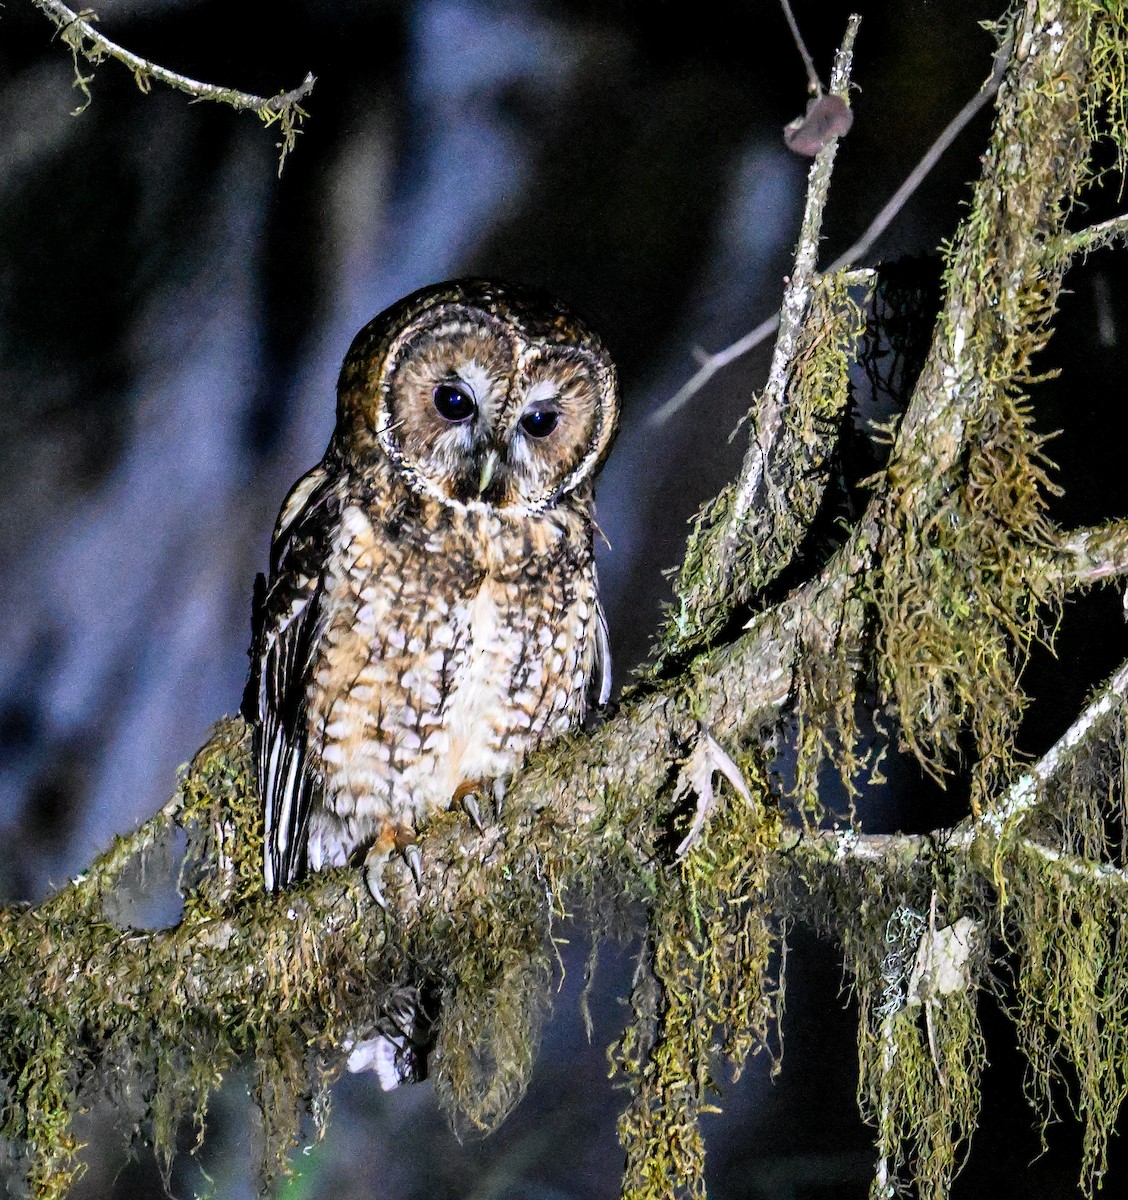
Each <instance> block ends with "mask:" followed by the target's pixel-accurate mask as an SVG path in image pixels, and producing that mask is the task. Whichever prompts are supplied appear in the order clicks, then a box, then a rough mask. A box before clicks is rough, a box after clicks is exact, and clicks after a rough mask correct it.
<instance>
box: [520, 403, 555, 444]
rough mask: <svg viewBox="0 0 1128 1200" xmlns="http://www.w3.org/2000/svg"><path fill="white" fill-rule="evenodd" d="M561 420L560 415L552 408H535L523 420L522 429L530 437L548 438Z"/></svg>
mask: <svg viewBox="0 0 1128 1200" xmlns="http://www.w3.org/2000/svg"><path fill="white" fill-rule="evenodd" d="M559 420H560V414H559V413H558V412H555V411H554V410H553V409H551V408H534V409H533V410H532V411H531V412H527V413H526V414H525V415H524V416H523V417H522V418H521V428H522V429H523V430H524V431H525V432H526V433H527V434H528V435H529V437H535V438H542V437H548V435H549V434H550V433H551V432H552V431H553V430H554V429H555V428H556V423H557V421H559Z"/></svg>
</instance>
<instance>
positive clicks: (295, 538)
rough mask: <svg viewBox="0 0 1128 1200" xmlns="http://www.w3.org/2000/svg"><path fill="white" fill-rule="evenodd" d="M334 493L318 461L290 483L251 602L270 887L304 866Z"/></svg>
mask: <svg viewBox="0 0 1128 1200" xmlns="http://www.w3.org/2000/svg"><path fill="white" fill-rule="evenodd" d="M333 500H334V496H333V493H332V491H331V490H330V489H329V487H328V486H327V473H326V472H324V471H322V470H321V469H320V468H319V469H317V470H315V471H312V472H310V474H309V475H307V476H306V477H305V478H304V479H303V480H302V481H301V482H300V483H299V484H298V486H297V487H295V489H294V491H293V492H292V493H291V495H290V498H289V499H288V500H287V502H286V504H285V506H284V507H283V509H282V515H281V516H280V517H279V520H278V527H277V529H276V530H275V534H274V541H273V544H272V546H271V576H270V583H269V586H267V587H265V588H264V589H262V594H261V599H260V601H259V603H257V604H256V606H255V607H256V613H255V631H254V640H253V643H252V646H251V657H252V668H251V672H252V673H251V686H250V687H249V688H248V696H247V698H246V701H245V708H247V709H250V710H251V711H249V712H248V713H247V716H248V718H249V719H251V720H253V721H254V755H255V767H256V771H257V776H258V786H259V794H260V797H261V799H262V805H263V836H264V843H265V844H264V852H263V873H264V877H265V880H266V887H267V890H268V891H275V890H276V889H278V888H281V887H285V886H287V885H288V884H290V883H292V882H293V881H294V880H295V879H298V878H300V877H301V875H302V874H303V873H304V872H305V869H306V840H307V834H308V829H309V817H310V811H311V808H312V806H313V803H314V800H315V798H316V796H317V793H318V790H319V781H318V779H317V776H316V773H315V772H314V770H313V767H312V764H311V762H310V758H309V753H308V739H309V721H308V713H307V707H306V690H307V687H308V684H309V679H310V675H311V673H312V671H313V667H314V661H315V659H316V656H317V651H318V647H319V644H320V642H321V639H322V637H323V635H324V631H325V606H324V603H323V600H324V575H323V569H322V568H323V565H324V563H325V561H326V558H327V548H328V545H329V541H330V539H331V537H332V535H333V531H334V530H335V528H336V524H337V522H336V506H335V504H334V503H333Z"/></svg>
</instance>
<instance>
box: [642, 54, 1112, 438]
mask: <svg viewBox="0 0 1128 1200" xmlns="http://www.w3.org/2000/svg"><path fill="white" fill-rule="evenodd" d="M1009 58H1010V46H1009V44H1005V45H1003V46H1002V47H1001V49H1000V50H999V53H998V54H997V55H996V56H995V62H994V67H993V69H992V71H991V75H990V76H989V77H988V79H987V80H986V81H985V82H984V84H983V86H982V88H980V90H979V91H978V92H976V94H975V95H974V96H972V98H971V99H970V100H969V101H968V102H967V103H966V104H965V105H964V106H963V108H961V109H960V111H959V112H958V113H956V115H955V116H954V117H953V118H952V119H951V120H950V121H949V122H948V124H947V125H945V126H944V128H943V130H941V132H940V134H939V136H938V137H937V138H936V140H935V141H934V142H933V143H932V145H931V146H929V147H928V149H927V150H926V151H925V152H924V155H923V156H922V157H921V159H920V161H919V162H918V163H917V165H916V166H915V167H913V169H912V170H911V171H910V172H909V174H908V175H907V176H906V177H905V180H904V182H903V183H902V184H901V186H900V187H899V188H898V189H897V190H896V191H895V192H894V193H893V195H892V196H891V197H890V198H889V200H888V201H887V202H886V204H885V206H884V207H883V208H882V209H881V211H880V212H879V213H878V214H877V216H876V217H874V219H873V220H872V221H871V222H870V223H869V225H868V226H867V227H866V230H865V232H864V233H863V234H862V235H861V237H859V238H858V240H857V241H856V242H855V243H854V244H853V245H852V246H850V247H849V249H847V250H844V251H843V252H842V253H841V254H840V255H839V256H838V257H837V258H836V259H835V260H834V261H833V262H832V263H831V264H830V265H829V266H827V267H826V268H824V270H823V272H822V274H824V275H833V274H834V273H835V272H836V271H841V270H842V269H844V268H845V267H849V266H852V265H853V264H854V263H856V262H857V261H858V259H859V258H862V257H863V256H864V255H866V254H868V253H869V251H870V249H871V248H872V247H873V244H874V242H876V241H877V239H878V238H879V237H881V235H882V234H883V233H884V232H885V230H886V229H888V227H889V225H890V224H891V223H892V221H893V219H894V217H896V216H897V214H898V213H899V212H900V211H901V209H902V208H904V206H905V204H906V203H907V202H908V200H909V198H910V197H911V196H912V194H913V193H914V192H915V191H916V190H917V188H918V187H920V185H921V184H922V183H923V182H924V181H925V179H927V178H928V176H929V174H930V173H931V172H932V169H933V168H934V167H935V166H936V164H937V163H938V162H939V161H940V159H941V158H942V157H943V155H944V152H945V151H946V150H947V149H948V147H949V146H950V145H951V144H952V143H953V142H954V141H955V140H956V138H957V137H958V136H959V135H960V133H962V132H963V130H964V128H965V127H966V126H967V125H968V124H969V123H970V122H971V121H972V120H973V118H974V117H975V116H976V114H977V113H979V111H980V110H981V109H982V108H983V106H984V105H985V104H987V102H988V101H989V100H991V98H992V97H993V96H994V95H995V93H996V92H997V91H998V90H999V85H1000V84H1001V83H1002V79H1003V73H1004V71H1005V70H1006V65H1007V62H1008V60H1009ZM1105 224H1111V222H1105ZM1117 232H1120V233H1121V234H1123V229H1120V230H1114V231H1112V232H1111V233H1110V234H1109V235H1108V237H1109V240H1111V238H1112V237H1113V236H1115V234H1116V233H1117ZM1073 236H1075V237H1081V236H1082V235H1080V234H1078V235H1073ZM800 244H801V245H802V237H800ZM1080 248H1082V247H1081V246H1080V245H1079V246H1078V249H1080ZM783 315H784V313H783V312H782V311H781V312H778V313H773V314H772V316H770V317H767V318H765V319H764V320H763V321H761V322H760V324H759V325H757V326H756V328H755V329H752V330H749V332H748V333H746V334H744V335H743V337H740V338H737V340H736V341H735V342H733V343H731V344H730V345H728V346H726V347H725V348H724V349H723V350H718V351H717V352H716V353H715V354H706V355H704V356H703V357H700V358H699V361H700V366H699V367H698V369H697V370H696V371H695V372H694V373H693V375H691V376H690V377H689V379H687V380H686V382H685V383H684V384H683V385H682V386H681V387H680V388H679V389H678V390H677V391H676V392H675V393H674V394H673V395H672V396H671V397H670V398H669V400H667V401H666V402H665V403H664V404H662V405H661V407H659V408H657V409H656V410H655V411H654V413H653V414H652V415H651V416H650V421H651V423H652V424H655V425H660V424H663V423H664V422H666V421H668V420H669V419H670V418H671V417H672V416H673V415H674V414H675V413H676V412H679V411H680V410H681V409H682V408H684V407H685V405H686V404H687V403H688V402H689V401H690V400H691V399H692V398H693V397H694V396H695V395H697V393H698V392H699V391H701V389H702V388H703V387H704V386H705V385H706V384H707V383H708V382H709V380H710V379H712V378H713V376H714V375H716V374H717V372H718V371H720V370H722V369H723V368H725V367H727V366H728V365H729V363H732V362H735V361H736V360H737V359H738V358H742V357H743V356H744V355H745V354H748V353H750V352H751V351H752V350H754V349H755V348H756V347H757V346H759V345H760V343H761V342H765V341H767V339H768V338H770V337H771V336H772V334H773V333H775V331H776V330H777V329H779V328H780V323H781V320H782V318H783Z"/></svg>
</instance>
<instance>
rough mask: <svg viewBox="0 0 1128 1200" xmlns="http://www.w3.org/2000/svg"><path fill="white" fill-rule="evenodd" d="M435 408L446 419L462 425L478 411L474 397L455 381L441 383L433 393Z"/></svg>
mask: <svg viewBox="0 0 1128 1200" xmlns="http://www.w3.org/2000/svg"><path fill="white" fill-rule="evenodd" d="M433 399H434V401H435V408H436V409H438V412H439V416H440V417H442V418H443V419H444V420H446V421H452V422H454V423H455V424H456V425H461V424H462V422H463V421H469V420H470V418H471V417H472V416H473V415H474V414H475V413H476V412H477V411H478V406H477V404H475V403H474V397H473V396H471V395H470V393H469V392H467V391H465V390H464V389H463V388H460V387H458V386H457V385H456V384H453V383H440V384H439V386H438V387H436V388H435V391H434V393H433Z"/></svg>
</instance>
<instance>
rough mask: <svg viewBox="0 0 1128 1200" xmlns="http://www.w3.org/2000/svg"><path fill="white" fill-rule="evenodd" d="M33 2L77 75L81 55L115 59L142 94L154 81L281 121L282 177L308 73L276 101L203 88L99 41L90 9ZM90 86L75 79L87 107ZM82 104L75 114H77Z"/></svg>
mask: <svg viewBox="0 0 1128 1200" xmlns="http://www.w3.org/2000/svg"><path fill="white" fill-rule="evenodd" d="M32 2H33V3H34V4H35V6H36V8H38V9H39V10H40V12H42V13H43V14H44V15H45V16H47V17H48V18H50V20H51V21H52V22H53V23H54V25H55V28H56V29H57V30H58V33H59V36H60V37H61V38H62V40H63V41H64V42H66V44H67V45H68V46H69V47H70V48H71V52H72V53H73V54H74V56H75V62H76V71H77V61H78V56H79V55H80V54H81V55H82V56H83V57H84V58H85V59H86V60H87V61H88V62H90V63H94V64H97V63H100V62H102V61H103V60H104V59H106V58H113V59H116V60H117V61H118V62H120V63H121V64H122V65H123V66H126V67H128V68H129V69H130V70H131V71H132V72H133V77H134V79H135V80H136V81H137V86H138V87H139V88H140V89H141V90H142V91H143V92H147V91H148V90H149V86H150V84H151V83H152V81H153V80H156V81H157V82H158V83H163V84H164V85H165V86H166V87H170V88H174V89H175V90H176V91H178V92H185V93H186V94H187V95H189V96H191V97H192V98H193V99H195V100H212V101H215V102H217V103H220V104H227V105H230V106H231V107H232V108H234V109H236V110H238V111H240V112H246V111H250V112H253V113H255V114H256V115H257V116H258V117H259V118H260V119H261V120H262V121H264V122H265V123H266V124H267V125H272V124H273V123H274V122H275V121H277V122H279V124H280V128H281V130H282V141H281V142H280V143H279V148H280V161H279V164H278V169H279V172H281V170H282V163H283V162H284V161H285V158H286V155H287V154H288V153H289V151H290V150H291V149H292V148H293V145H294V138H295V136H296V133H297V126H298V125H299V124H300V123H301V120H302V118H303V117H304V116H305V115H306V113H305V111H304V109H302V107H301V102H302V101H303V100H304V99H305V98H306V97H307V96H308V95H309V94H310V92H312V91H313V86H314V84H315V83H316V80H315V78H314V76H313V75H312V74H307V75H306V77H305V79H303V80H302V82H301V83H300V84H299V85H298V86H297V87H296V88H293V89H292V90H291V91H288V92H279V93H278V94H277V95H275V96H256V95H254V94H253V93H251V92H242V91H238V90H237V89H235V88H226V87H221V86H219V85H218V84H214V83H203V82H201V81H200V80H198V79H191V78H189V77H188V76H187V75H181V74H179V73H178V72H176V71H170V70H169V69H168V68H167V67H162V66H160V65H159V64H158V63H155V62H151V61H150V60H149V59H147V58H142V57H141V56H140V55H138V54H134V53H133V52H132V51H130V50H127V49H126V48H125V47H124V46H121V45H119V44H118V43H117V42H114V41H111V40H110V39H109V38H108V37H105V36H103V35H102V34H101V33H99V32H98V30H97V29H96V28H95V26H94V22H95V21H97V19H98V17H97V14H96V13H94V12H93V11H92V10H90V9H82V10H81V11H80V12H75V11H74V10H73V9H70V8H68V7H67V6H66V5H65V4H62V3H60V0H32ZM89 82H90V77H89V76H86V77H83V76H82V75H81V74H78V76H77V80H76V86H78V87H80V88H81V89H82V91H83V93H84V95H85V96H86V104H89V102H90V91H89V87H88V84H89ZM86 104H83V105H82V106H81V107H80V108H79V109H77V110H76V111H77V112H81V111H82V109H83V108H85V107H86Z"/></svg>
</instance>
